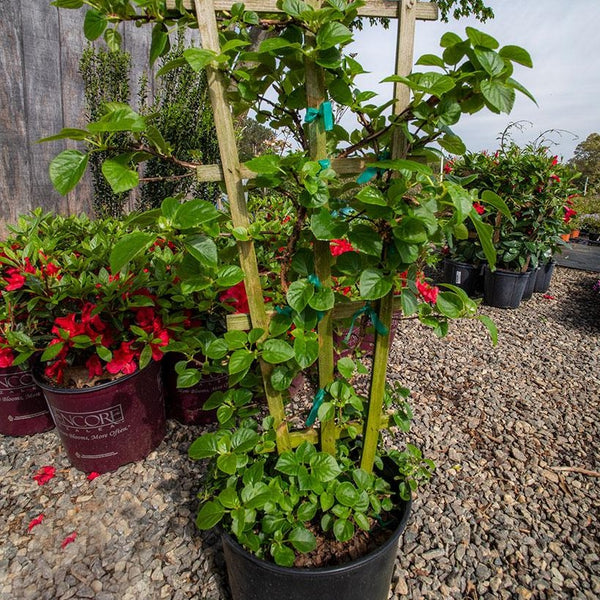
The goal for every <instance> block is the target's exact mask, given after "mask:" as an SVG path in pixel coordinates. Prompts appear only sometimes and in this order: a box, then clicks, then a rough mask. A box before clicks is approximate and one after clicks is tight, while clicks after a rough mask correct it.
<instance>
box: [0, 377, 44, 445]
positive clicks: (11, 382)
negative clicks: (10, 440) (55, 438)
mask: <svg viewBox="0 0 600 600" xmlns="http://www.w3.org/2000/svg"><path fill="white" fill-rule="evenodd" d="M53 427H54V422H53V421H52V416H51V415H50V411H49V410H48V406H47V404H46V400H45V399H44V395H43V394H42V390H40V388H39V387H38V386H37V385H36V384H35V381H34V380H33V376H32V374H31V372H30V371H21V369H19V368H18V367H9V368H6V369H0V433H2V434H4V435H15V436H16V435H32V434H34V433H41V432H42V431H48V430H49V429H52V428H53Z"/></svg>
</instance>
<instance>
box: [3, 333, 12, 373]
mask: <svg viewBox="0 0 600 600" xmlns="http://www.w3.org/2000/svg"><path fill="white" fill-rule="evenodd" d="M5 344H6V345H5ZM14 360H15V355H14V354H13V351H12V350H11V349H10V348H9V347H8V342H7V341H6V339H4V338H0V368H2V369H6V368H7V367H12V364H13V362H14Z"/></svg>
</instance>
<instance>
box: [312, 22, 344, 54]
mask: <svg viewBox="0 0 600 600" xmlns="http://www.w3.org/2000/svg"><path fill="white" fill-rule="evenodd" d="M350 41H352V32H351V31H350V30H349V29H348V28H347V27H346V26H345V25H343V24H342V23H340V22H339V21H329V22H327V23H325V25H323V26H322V27H321V28H320V29H319V31H318V32H317V47H318V48H320V49H321V50H325V49H327V48H332V47H334V46H342V45H344V44H347V43H348V42H350Z"/></svg>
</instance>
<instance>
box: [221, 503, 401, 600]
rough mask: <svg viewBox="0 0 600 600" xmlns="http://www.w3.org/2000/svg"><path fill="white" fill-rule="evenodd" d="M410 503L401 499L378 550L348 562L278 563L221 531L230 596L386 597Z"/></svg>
mask: <svg viewBox="0 0 600 600" xmlns="http://www.w3.org/2000/svg"><path fill="white" fill-rule="evenodd" d="M410 507H411V502H410V500H409V501H400V504H399V505H398V519H399V522H398V525H397V527H396V528H395V529H394V531H393V533H392V535H391V537H390V538H389V539H388V540H387V541H386V542H385V543H383V544H382V545H381V546H380V547H379V548H377V549H376V550H374V551H373V552H370V553H369V554H367V555H365V556H363V557H361V558H358V559H356V560H353V561H351V562H349V563H346V564H343V565H339V566H335V567H325V568H322V569H311V568H302V569H300V568H293V567H280V566H278V565H276V564H274V563H270V562H267V561H264V560H260V559H258V558H256V557H255V556H254V555H252V554H250V553H249V552H247V551H246V550H244V548H242V547H241V546H240V545H239V544H238V543H237V542H236V541H235V540H234V539H233V538H232V537H231V536H230V535H228V534H226V533H224V534H223V536H222V539H223V550H224V553H225V562H226V564H227V576H228V579H229V586H230V588H231V594H232V598H233V600H267V599H268V600H310V599H314V600H316V599H319V600H387V598H388V596H389V592H390V583H391V580H392V574H393V570H394V561H395V559H396V555H397V551H398V539H399V538H400V535H401V534H402V532H403V531H404V528H405V527H406V523H407V521H408V517H409V514H410Z"/></svg>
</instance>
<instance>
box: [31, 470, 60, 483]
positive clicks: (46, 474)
mask: <svg viewBox="0 0 600 600" xmlns="http://www.w3.org/2000/svg"><path fill="white" fill-rule="evenodd" d="M55 473H56V469H55V468H54V467H50V466H44V467H41V468H40V470H39V471H38V472H37V473H36V474H35V475H34V476H33V479H35V481H37V482H38V485H44V484H46V483H48V482H49V481H50V480H51V479H52V478H53V477H54V474H55Z"/></svg>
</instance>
